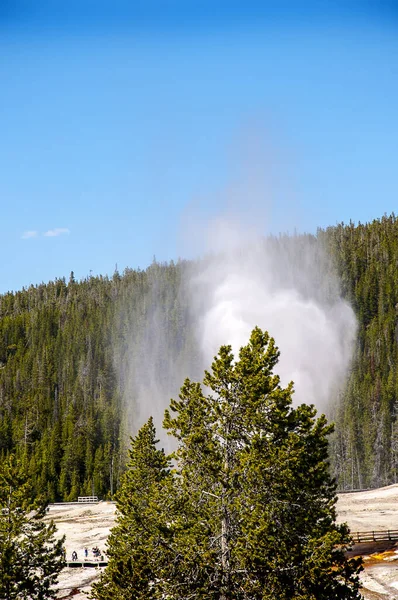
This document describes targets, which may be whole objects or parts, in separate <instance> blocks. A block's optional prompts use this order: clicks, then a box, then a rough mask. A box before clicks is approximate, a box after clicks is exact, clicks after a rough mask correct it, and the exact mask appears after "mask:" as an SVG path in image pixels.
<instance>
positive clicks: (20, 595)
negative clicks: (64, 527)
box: [0, 455, 65, 600]
mask: <svg viewBox="0 0 398 600" xmlns="http://www.w3.org/2000/svg"><path fill="white" fill-rule="evenodd" d="M31 492H32V490H31V486H30V484H29V483H28V480H27V476H26V474H25V473H24V472H23V469H22V467H21V465H20V464H18V463H17V461H16V460H15V458H14V457H13V456H12V455H11V456H9V457H8V458H7V459H3V460H2V462H1V464H0V598H1V599H2V600H14V599H15V600H35V599H37V600H44V599H45V598H55V591H54V589H53V586H54V585H55V584H56V582H57V576H58V573H59V572H60V571H61V569H62V568H63V567H64V564H65V563H64V559H63V548H62V545H63V540H62V539H61V540H59V541H55V539H54V533H55V525H54V524H53V523H52V522H51V523H50V524H45V523H44V522H43V517H44V515H45V513H46V505H45V504H44V503H42V502H40V501H39V500H36V501H35V502H33V501H32V500H31Z"/></svg>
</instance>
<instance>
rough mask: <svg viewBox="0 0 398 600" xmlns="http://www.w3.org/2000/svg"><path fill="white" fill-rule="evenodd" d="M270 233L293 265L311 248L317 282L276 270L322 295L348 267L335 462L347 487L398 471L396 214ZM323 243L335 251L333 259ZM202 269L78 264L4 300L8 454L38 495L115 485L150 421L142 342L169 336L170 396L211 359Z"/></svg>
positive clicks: (0, 316) (0, 355)
mask: <svg viewBox="0 0 398 600" xmlns="http://www.w3.org/2000/svg"><path fill="white" fill-rule="evenodd" d="M267 243H269V244H271V245H272V248H273V252H276V253H277V254H279V253H280V254H282V255H283V256H286V257H291V256H293V257H294V260H293V264H297V263H299V264H300V265H304V267H305V265H306V260H307V259H308V256H309V255H310V256H312V259H311V261H310V266H309V267H308V269H307V270H310V271H311V277H310V283H311V285H307V284H308V282H307V280H306V277H303V276H302V272H301V271H300V269H297V270H295V269H291V270H290V271H291V272H289V273H286V272H284V270H283V269H282V270H281V272H280V273H277V274H275V277H280V281H278V285H282V286H283V285H284V282H285V285H287V286H290V287H291V286H292V285H293V286H295V287H296V288H297V289H298V290H299V291H300V293H301V294H303V295H304V297H305V296H306V294H310V295H313V293H314V285H313V279H314V277H316V278H317V283H319V285H317V286H316V289H317V291H318V290H319V291H321V292H322V297H323V299H324V298H325V296H326V297H330V299H331V300H333V299H335V297H336V294H337V293H338V290H337V289H336V288H335V287H334V286H333V285H332V284H331V282H332V281H333V279H332V278H330V277H329V275H330V274H332V273H335V272H337V274H338V278H339V281H340V288H341V292H342V295H343V297H344V298H346V299H347V301H348V302H349V303H350V304H351V305H352V306H353V308H354V310H355V313H356V315H357V319H358V335H357V345H356V348H355V353H354V359H353V363H352V365H351V371H350V373H349V378H348V381H347V384H346V386H345V388H344V389H343V391H342V393H341V396H340V398H339V399H335V400H334V402H333V404H334V408H333V410H331V411H330V415H329V416H330V417H331V418H332V419H333V420H334V421H335V423H336V433H335V434H334V435H333V438H332V447H331V462H332V465H333V470H334V473H335V475H336V477H337V479H338V483H339V487H341V488H345V489H348V488H358V487H370V486H372V487H373V486H379V485H385V484H388V483H393V482H396V481H398V421H397V418H398V400H397V398H398V222H397V219H396V217H395V216H394V215H391V216H389V217H383V218H382V219H380V220H376V221H374V222H372V223H369V224H366V225H363V224H358V225H354V224H353V223H350V224H348V225H344V224H341V225H338V226H335V227H329V228H327V229H326V230H319V231H318V232H317V235H316V236H311V235H305V236H304V235H303V236H300V235H298V236H293V237H290V238H289V237H288V236H281V237H280V238H272V239H271V240H268V241H267ZM323 248H326V249H327V255H328V256H329V258H330V262H329V264H328V265H327V266H326V268H325V261H324V259H323V258H322V252H321V251H322V249H323ZM313 256H315V257H316V259H315V263H316V264H317V265H318V266H319V268H317V269H315V273H314V269H313V263H314V260H313ZM287 264H289V261H287ZM307 266H308V265H307ZM192 268H194V265H192V264H191V263H184V262H179V263H178V264H174V263H170V264H168V265H160V264H158V263H156V262H155V263H154V264H153V265H151V267H149V268H148V269H147V270H146V271H140V270H137V271H135V270H130V269H129V270H126V271H125V272H124V273H123V274H122V275H120V274H119V273H117V272H116V273H115V274H114V276H113V277H112V278H107V277H89V278H87V279H86V280H84V281H81V282H77V281H76V280H75V278H74V277H73V274H72V275H71V277H70V279H69V281H68V282H67V281H65V280H64V279H59V280H56V281H54V282H50V283H48V284H40V285H38V286H31V287H29V288H28V289H23V290H22V291H19V292H16V293H8V294H5V295H3V296H1V297H0V453H2V454H3V455H7V454H8V453H10V452H13V453H15V454H16V455H17V456H18V457H19V458H20V459H21V460H22V462H23V464H24V465H25V467H26V469H27V470H28V472H29V474H30V477H31V481H32V483H33V493H34V494H37V493H39V492H40V493H41V492H43V491H46V492H47V494H48V498H49V500H51V501H52V500H56V499H69V500H75V499H76V497H77V496H78V495H87V494H92V492H93V491H94V493H95V494H97V495H100V496H108V497H109V496H110V495H111V493H112V492H113V491H114V490H116V488H117V486H118V483H119V480H120V476H121V473H122V470H123V465H124V463H125V461H126V444H127V443H128V439H129V435H130V433H131V431H134V430H136V428H137V423H136V421H135V410H134V407H135V403H136V401H137V398H136V395H135V393H136V383H137V382H140V384H141V383H142V382H145V381H146V380H147V379H148V377H147V370H148V361H147V357H146V353H145V351H143V349H145V348H153V347H154V346H156V348H157V352H156V357H155V359H154V362H153V364H151V369H152V371H153V372H156V373H157V374H159V375H160V378H159V379H160V381H159V382H158V383H159V386H160V388H161V389H162V390H167V393H169V390H170V389H171V388H173V385H174V379H173V378H175V373H178V372H187V374H189V375H190V376H192V377H194V378H196V379H197V378H198V376H199V373H200V372H201V369H202V366H203V365H202V364H201V359H200V357H199V355H198V352H197V348H196V345H195V343H194V332H193V331H192V326H191V324H190V319H189V301H188V297H187V293H186V291H185V289H184V285H183V281H184V278H185V274H186V272H187V271H189V270H190V269H192ZM304 271H305V269H304ZM329 283H330V289H328V285H329ZM154 322H155V324H156V327H151V326H150V324H151V323H152V324H153V323H154ZM269 326H270V327H271V324H270V325H269ZM156 331H158V334H157V333H156ZM170 347H172V348H173V352H172V353H170V351H169V350H170ZM132 358H133V360H132ZM132 364H133V365H134V367H133V368H131V365H132ZM182 365H185V366H186V365H190V369H191V371H190V372H189V371H185V370H183V369H182ZM185 366H184V369H185ZM148 395H149V397H150V390H149V392H148ZM170 395H171V394H170Z"/></svg>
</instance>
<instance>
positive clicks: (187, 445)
mask: <svg viewBox="0 0 398 600" xmlns="http://www.w3.org/2000/svg"><path fill="white" fill-rule="evenodd" d="M278 357H279V352H278V350H277V348H276V347H275V344H274V340H273V339H272V338H269V336H268V334H267V333H266V332H262V331H261V330H260V329H258V328H256V329H254V331H253V332H252V335H251V338H250V341H249V343H248V345H247V346H245V347H243V348H241V350H240V353H239V359H238V360H237V361H236V362H235V360H234V356H233V354H232V350H231V347H230V346H223V347H221V349H220V351H219V354H218V356H217V357H215V359H214V362H213V364H212V369H211V371H210V372H206V373H205V377H204V380H203V384H204V387H203V388H202V386H201V385H200V384H199V383H193V382H191V381H190V380H186V381H185V383H184V385H183V387H182V388H181V393H180V397H179V400H177V401H176V400H172V401H171V405H170V411H166V414H165V420H164V425H165V427H166V429H167V430H168V432H169V433H171V434H173V435H174V436H175V438H176V439H177V442H178V449H177V450H176V452H175V453H174V455H173V459H174V461H175V465H176V468H175V470H173V471H170V469H169V463H168V461H167V458H166V457H165V456H164V454H163V452H162V451H159V450H157V449H156V441H155V431H154V429H153V424H152V421H149V422H148V423H147V424H146V425H145V426H144V427H143V428H142V430H141V431H140V432H139V434H138V436H137V437H136V438H135V439H134V440H133V442H132V449H131V456H130V463H129V465H128V472H127V475H126V476H125V479H124V482H123V485H122V489H121V491H120V493H119V497H118V509H119V515H120V516H119V520H118V525H117V527H116V529H115V530H114V531H113V533H112V536H111V537H110V539H109V556H110V561H109V566H108V569H107V570H106V571H105V575H104V576H103V577H102V579H101V581H100V582H99V584H97V585H96V586H94V597H95V598H97V599H98V600H108V599H110V598H116V599H120V600H121V599H123V600H127V599H130V600H133V599H137V598H140V599H144V598H159V599H160V598H170V599H174V600H183V599H184V600H186V599H187V598H189V599H195V600H196V599H197V600H199V599H203V600H204V599H206V600H210V599H213V600H216V599H217V600H241V599H242V600H260V599H261V600H275V599H278V600H293V599H295V600H333V599H347V600H348V599H359V598H360V597H361V596H360V594H359V591H358V590H359V580H358V573H359V571H360V569H361V567H360V561H358V560H356V559H350V560H348V559H346V558H345V553H344V551H345V549H346V547H347V546H348V545H349V543H350V538H349V532H348V529H347V527H346V526H345V525H337V524H336V523H335V516H336V512H335V504H336V494H335V489H336V488H335V483H334V481H333V480H332V479H331V477H330V475H329V471H328V443H327V436H328V434H329V433H330V432H331V431H332V427H331V426H330V425H327V423H326V419H325V417H324V416H321V417H320V418H319V419H316V418H315V414H316V411H315V408H314V407H313V406H307V405H304V404H303V405H301V406H298V407H297V408H293V407H292V392H293V388H292V384H290V385H289V386H288V387H287V388H285V389H283V388H281V386H280V384H279V377H278V376H277V375H274V374H273V369H274V367H275V365H276V363H277V361H278ZM204 389H205V390H206V393H204Z"/></svg>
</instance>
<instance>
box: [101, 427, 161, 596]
mask: <svg viewBox="0 0 398 600" xmlns="http://www.w3.org/2000/svg"><path fill="white" fill-rule="evenodd" d="M156 443H157V440H156V432H155V428H154V425H153V420H152V418H150V419H149V421H148V422H147V423H146V424H145V425H144V426H143V427H142V429H141V430H140V431H139V432H138V434H137V436H136V438H132V440H131V449H130V451H129V454H130V460H129V463H128V469H127V471H126V473H125V474H124V476H123V479H122V485H121V489H120V491H119V492H118V494H117V496H116V499H117V510H118V518H117V525H116V526H115V528H114V529H113V530H112V531H111V534H110V536H109V538H108V542H107V546H108V550H107V554H108V559H109V563H108V567H107V569H106V570H105V572H104V573H103V575H102V576H101V578H100V581H99V582H98V583H95V584H94V585H93V588H92V593H93V597H94V598H102V599H103V600H127V599H133V598H134V600H144V599H151V598H155V597H156V596H155V588H154V586H153V581H154V579H155V578H156V573H155V572H154V571H153V570H152V565H153V564H154V563H156V561H155V556H156V555H157V554H158V549H157V544H158V541H159V539H160V538H159V531H160V529H163V531H162V535H164V533H165V530H166V529H167V525H166V523H165V514H166V510H167V509H166V507H165V502H166V503H167V497H168V493H167V492H168V491H170V488H168V484H169V485H172V479H171V473H170V463H169V461H168V459H167V457H166V455H165V454H164V452H163V450H158V449H157V448H156ZM163 552H164V549H163V548H162V549H161V554H162V555H163Z"/></svg>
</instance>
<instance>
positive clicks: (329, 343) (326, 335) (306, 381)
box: [190, 219, 356, 411]
mask: <svg viewBox="0 0 398 600" xmlns="http://www.w3.org/2000/svg"><path fill="white" fill-rule="evenodd" d="M209 239H210V240H215V245H214V247H213V248H211V247H210V250H213V252H212V254H211V256H210V257H209V258H207V259H206V260H205V261H203V262H202V263H201V267H200V269H199V272H198V273H196V274H194V275H193V277H192V278H191V282H190V289H191V291H192V303H193V304H192V309H193V315H194V321H195V323H196V332H197V335H198V342H199V344H200V347H201V350H202V354H203V358H204V363H205V364H206V365H209V364H210V362H211V360H212V358H213V356H214V355H215V354H216V352H217V350H218V348H219V347H220V345H222V344H227V343H228V344H231V345H232V347H233V350H234V353H235V356H237V354H238V351H239V348H240V347H241V346H242V345H244V344H246V343H247V341H248V337H249V335H250V332H251V330H252V329H253V328H254V326H256V325H258V326H260V327H261V328H262V329H266V330H267V331H268V332H269V333H270V335H271V336H273V337H274V338H275V341H276V344H277V346H278V347H279V349H280V351H281V356H280V361H279V363H278V366H277V369H276V371H277V372H278V374H279V375H280V377H281V383H282V385H286V384H287V383H288V382H289V381H291V380H293V381H294V384H295V390H296V393H295V401H296V402H306V403H313V404H315V405H316V406H317V408H318V409H320V410H322V411H324V410H325V409H327V405H328V402H329V401H330V400H331V399H332V397H333V396H334V395H335V394H336V392H337V391H338V389H339V388H340V387H341V385H342V383H343V382H344V378H345V375H346V371H347V368H348V367H349V364H350V360H351V354H352V348H353V342H354V338H355V332H356V321H355V317H354V313H353V311H352V309H351V307H350V306H349V305H348V304H347V303H346V302H345V301H343V300H342V299H341V297H340V294H339V286H338V281H337V277H336V274H335V273H334V270H333V266H332V264H331V262H330V261H329V259H328V257H327V255H326V254H325V252H324V250H323V248H322V247H321V243H320V241H319V240H317V239H316V238H314V237H313V236H291V237H288V236H280V237H278V238H268V239H264V238H261V237H257V238H255V241H252V240H251V239H249V238H248V236H247V234H246V233H245V231H242V230H241V229H240V227H239V225H238V224H237V223H236V222H235V223H233V222H232V223H231V222H230V221H228V220H226V219H221V220H218V221H216V222H214V223H213V224H212V235H211V236H209Z"/></svg>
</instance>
